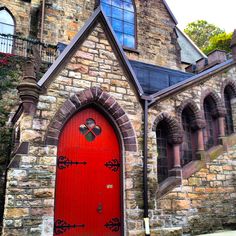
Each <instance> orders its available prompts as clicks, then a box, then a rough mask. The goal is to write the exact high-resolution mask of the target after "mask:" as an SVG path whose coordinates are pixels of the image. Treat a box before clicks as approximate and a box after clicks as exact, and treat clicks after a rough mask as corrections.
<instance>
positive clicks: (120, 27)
mask: <svg viewBox="0 0 236 236" xmlns="http://www.w3.org/2000/svg"><path fill="white" fill-rule="evenodd" d="M112 27H113V29H114V30H115V31H118V32H122V31H123V22H122V21H120V20H116V19H112Z"/></svg>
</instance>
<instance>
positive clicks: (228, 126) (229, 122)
mask: <svg viewBox="0 0 236 236" xmlns="http://www.w3.org/2000/svg"><path fill="white" fill-rule="evenodd" d="M233 97H234V92H233V90H232V88H231V87H230V86H229V85H228V86H226V87H225V89H224V100H225V108H226V116H225V132H226V135H230V134H232V133H233V132H234V124H233V116H232V106H231V99H232V98H233Z"/></svg>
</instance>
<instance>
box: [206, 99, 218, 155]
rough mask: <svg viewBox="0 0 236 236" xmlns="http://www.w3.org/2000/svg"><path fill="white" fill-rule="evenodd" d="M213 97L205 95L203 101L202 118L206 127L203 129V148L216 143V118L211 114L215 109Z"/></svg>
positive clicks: (208, 147) (207, 148)
mask: <svg viewBox="0 0 236 236" xmlns="http://www.w3.org/2000/svg"><path fill="white" fill-rule="evenodd" d="M213 104H214V101H213V98H211V97H209V96H208V97H206V98H205V99H204V102H203V109H204V118H205V121H206V127H205V128H204V129H203V140H204V147H205V150H209V149H210V148H212V147H214V146H216V145H218V135H219V125H218V120H217V118H216V117H215V116H214V115H213V113H214V110H215V109H216V104H214V105H213Z"/></svg>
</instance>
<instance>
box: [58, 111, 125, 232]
mask: <svg viewBox="0 0 236 236" xmlns="http://www.w3.org/2000/svg"><path fill="white" fill-rule="evenodd" d="M121 167H122V161H121V151H120V145H119V141H118V138H117V135H116V133H115V130H114V128H113V127H112V125H111V124H110V123H109V121H108V120H107V119H106V118H105V117H104V116H103V115H102V114H101V113H100V112H99V111H97V110H96V109H94V108H92V107H89V108H86V109H84V110H81V111H80V112H78V113H76V114H75V115H74V116H72V118H71V119H70V120H69V121H68V122H67V123H66V125H65V127H64V128H63V130H62V132H61V135H60V138H59V144H58V160H57V175H56V192H55V217H54V219H55V220H54V221H55V222H54V235H70V236H71V235H74V236H77V235H84V236H85V235H86V236H87V235H89V236H93V235H94V236H95V235H96V236H106V235H107V236H108V235H109V236H112V235H114V236H115V235H119V236H120V235H122V225H123V223H122V218H123V217H122V215H123V214H122V191H121V190H122V182H121V177H122V169H121Z"/></svg>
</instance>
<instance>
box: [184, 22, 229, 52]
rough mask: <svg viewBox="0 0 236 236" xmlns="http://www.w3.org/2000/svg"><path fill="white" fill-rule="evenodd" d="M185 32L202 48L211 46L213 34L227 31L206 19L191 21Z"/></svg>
mask: <svg viewBox="0 0 236 236" xmlns="http://www.w3.org/2000/svg"><path fill="white" fill-rule="evenodd" d="M184 32H185V33H186V34H187V35H188V36H189V37H190V38H191V39H192V40H193V42H194V43H196V45H197V46H198V47H199V48H200V49H204V48H206V47H208V46H209V41H210V39H211V38H212V37H213V36H215V35H219V34H222V33H224V32H225V31H224V30H222V29H220V28H219V27H217V26H215V25H213V24H210V23H208V22H207V21H205V20H198V21H194V22H191V23H189V24H188V25H187V27H186V28H185V29H184Z"/></svg>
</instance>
